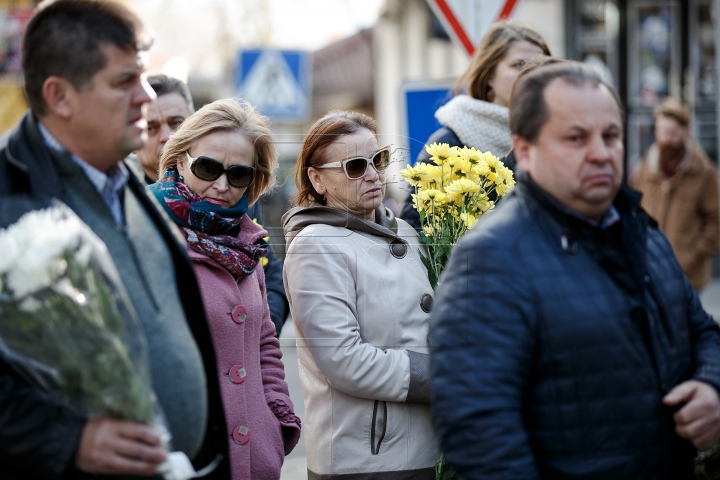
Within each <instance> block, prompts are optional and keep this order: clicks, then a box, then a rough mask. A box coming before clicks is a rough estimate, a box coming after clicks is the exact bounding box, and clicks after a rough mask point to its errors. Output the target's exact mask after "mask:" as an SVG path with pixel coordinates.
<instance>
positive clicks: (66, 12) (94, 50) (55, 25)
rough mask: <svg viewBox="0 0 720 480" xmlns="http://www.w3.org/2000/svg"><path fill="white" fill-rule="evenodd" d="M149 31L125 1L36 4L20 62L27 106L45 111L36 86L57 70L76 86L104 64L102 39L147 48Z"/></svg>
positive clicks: (58, 0) (125, 46)
mask: <svg viewBox="0 0 720 480" xmlns="http://www.w3.org/2000/svg"><path fill="white" fill-rule="evenodd" d="M151 44H152V37H151V36H150V34H149V33H148V31H147V30H146V29H145V27H144V26H143V24H142V22H141V21H140V18H138V16H137V15H135V14H134V13H133V12H131V11H130V10H129V9H127V8H126V7H125V6H123V5H121V4H119V3H117V2H114V1H103V0H56V1H46V2H43V3H42V4H40V6H39V7H38V10H37V12H36V13H35V15H34V16H33V17H32V19H31V20H30V22H29V23H28V25H27V29H26V30H25V37H24V38H23V47H22V50H23V51H22V65H23V73H24V75H25V93H26V95H27V100H28V103H29V104H30V109H31V110H32V111H33V113H35V114H36V115H38V116H41V115H44V114H45V113H46V112H47V104H46V103H45V99H44V98H43V94H42V88H43V84H44V83H45V80H46V79H47V78H48V77H51V76H58V77H62V78H64V79H66V80H68V81H69V82H70V83H72V85H73V86H74V87H75V88H76V89H78V90H80V89H82V88H84V87H86V86H87V85H88V83H89V82H90V80H91V79H92V77H93V75H95V74H96V73H97V72H99V71H100V70H102V69H103V68H105V66H106V65H107V58H105V53H104V52H103V50H102V49H103V47H104V46H106V45H114V46H116V47H118V48H119V49H121V50H125V51H132V50H134V51H138V52H139V51H143V50H147V49H148V48H150V45H151Z"/></svg>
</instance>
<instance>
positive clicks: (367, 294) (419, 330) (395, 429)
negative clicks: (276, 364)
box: [283, 111, 440, 480]
mask: <svg viewBox="0 0 720 480" xmlns="http://www.w3.org/2000/svg"><path fill="white" fill-rule="evenodd" d="M376 135H377V125H376V123H375V120H373V119H372V118H370V117H368V116H367V115H363V114H362V113H357V112H346V111H333V112H330V113H328V114H327V115H325V116H324V117H323V118H321V119H320V120H318V121H317V122H316V123H315V124H314V125H313V126H312V127H311V128H310V131H309V132H308V134H307V136H306V137H305V141H304V142H303V145H302V148H301V151H300V156H299V158H298V161H297V164H296V166H295V182H296V185H297V188H298V195H297V197H296V199H295V202H294V203H295V205H296V206H295V208H292V209H290V211H288V212H287V213H286V214H285V216H283V229H284V232H285V240H286V243H287V256H286V259H285V268H284V272H283V273H284V277H285V288H286V291H287V294H288V301H289V302H290V311H291V312H292V317H293V322H294V324H295V334H296V338H297V345H298V347H299V348H298V364H299V368H300V381H301V383H302V387H303V395H304V397H305V414H306V416H305V440H306V441H305V445H306V451H307V465H308V478H310V479H312V480H331V479H336V478H349V479H353V478H357V479H361V478H373V479H377V480H382V479H388V480H389V479H393V480H401V479H408V480H409V479H413V480H424V479H428V480H432V479H434V478H435V474H434V472H433V469H432V466H433V464H434V463H435V462H436V461H437V460H438V458H439V457H440V453H439V451H438V448H437V445H436V442H435V436H434V434H433V428H432V424H431V421H430V407H429V403H430V390H429V388H428V382H429V378H428V376H427V372H428V355H427V354H428V348H427V328H428V320H429V317H430V315H429V312H430V306H431V304H432V287H431V286H430V282H429V281H428V277H427V270H426V269H425V267H424V265H423V264H422V261H421V259H420V255H419V251H420V248H421V245H420V243H419V241H418V237H417V233H416V232H415V230H413V228H412V227H410V226H409V225H408V224H407V223H405V222H403V221H402V220H397V219H396V218H395V217H394V215H393V214H392V212H391V211H390V210H388V209H387V208H385V206H384V205H383V203H382V200H383V197H384V195H385V177H384V173H385V169H386V167H387V166H388V163H389V161H390V148H389V147H382V148H380V147H378V143H377V138H376Z"/></svg>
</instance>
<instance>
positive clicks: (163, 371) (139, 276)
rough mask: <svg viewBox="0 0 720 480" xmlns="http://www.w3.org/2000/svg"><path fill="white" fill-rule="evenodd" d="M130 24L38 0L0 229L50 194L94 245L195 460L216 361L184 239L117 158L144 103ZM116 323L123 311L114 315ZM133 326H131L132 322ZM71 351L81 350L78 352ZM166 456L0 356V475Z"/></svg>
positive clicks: (175, 441) (5, 153) (139, 32)
mask: <svg viewBox="0 0 720 480" xmlns="http://www.w3.org/2000/svg"><path fill="white" fill-rule="evenodd" d="M151 43H152V38H151V36H150V35H149V33H148V32H147V30H146V29H145V27H144V26H143V24H142V22H141V21H140V19H139V18H138V17H137V16H136V15H135V14H134V13H132V12H131V11H130V10H128V9H127V8H126V7H124V6H123V5H121V4H120V3H117V2H113V1H106V0H56V1H54V2H44V3H43V4H42V5H41V6H40V7H39V8H38V10H37V11H36V13H35V15H34V16H33V18H32V19H31V20H30V22H29V24H28V26H27V30H26V33H25V37H24V39H23V72H24V75H25V91H26V94H27V99H28V103H29V104H30V111H29V112H28V113H26V114H25V116H24V117H23V119H22V120H21V121H20V123H19V124H18V125H17V126H16V127H15V129H14V130H13V131H12V132H10V134H9V135H8V136H7V137H6V141H7V143H6V144H4V145H2V146H0V147H1V148H2V149H1V150H0V226H7V225H8V224H11V223H13V222H14V221H16V220H17V219H18V218H19V217H20V216H22V215H23V214H24V213H25V212H27V211H31V210H35V209H38V208H45V207H47V206H48V205H50V204H52V203H53V202H57V201H61V202H63V203H65V204H66V205H67V206H69V207H70V208H71V209H72V210H73V211H74V212H75V213H76V214H77V215H78V217H80V219H81V220H82V221H83V222H84V223H85V224H87V225H88V226H89V227H90V228H91V229H92V230H93V232H94V233H95V234H96V235H97V236H98V237H99V238H100V239H101V240H102V242H103V243H104V244H105V246H106V247H107V251H108V252H109V255H110V257H111V259H112V261H113V262H114V263H115V266H116V268H117V271H118V274H119V277H120V280H121V282H122V285H123V287H124V289H125V293H126V294H127V295H122V296H118V298H119V299H118V301H119V302H122V303H123V307H122V311H123V312H126V315H127V318H131V317H133V316H135V315H136V316H137V318H136V319H135V320H138V321H139V325H140V326H141V329H142V331H140V332H137V331H136V333H135V334H136V335H137V336H139V337H142V336H144V337H145V340H146V341H147V346H148V357H149V370H150V374H151V377H152V386H153V389H154V391H155V393H156V394H157V396H158V400H159V403H160V405H161V407H162V409H163V412H164V414H165V417H166V419H167V423H168V428H169V430H170V433H171V434H172V447H173V449H174V450H180V451H182V452H184V453H186V454H187V456H188V457H189V458H190V459H192V460H193V462H194V463H195V467H196V468H199V467H204V466H205V465H207V464H208V463H210V462H211V461H212V460H214V459H216V458H224V459H225V460H224V461H223V462H222V463H221V465H220V467H219V468H218V469H217V470H215V472H214V475H213V477H212V478H230V474H229V468H228V462H227V458H228V453H227V448H228V445H227V441H226V440H224V439H223V436H222V435H218V433H217V432H224V431H227V428H226V425H225V418H224V415H223V407H222V403H221V399H220V391H219V385H218V379H217V374H216V373H217V371H216V368H217V366H216V359H215V352H214V349H213V344H212V339H211V337H210V331H209V328H208V325H207V320H206V318H205V312H204V308H203V304H202V299H201V297H200V291H199V288H198V284H197V280H196V278H195V275H194V273H193V270H192V266H191V265H190V261H189V259H188V257H187V252H186V249H185V246H184V244H183V243H181V242H182V238H181V237H180V236H179V235H178V234H177V232H176V231H175V229H174V227H172V226H171V225H170V224H169V223H168V220H167V218H166V217H165V216H164V214H163V213H162V212H161V210H160V209H159V205H158V204H157V202H156V201H155V200H154V199H153V198H151V197H150V196H149V195H148V194H147V192H146V190H145V188H144V185H143V184H142V183H141V182H139V181H138V180H137V179H136V178H135V177H134V176H133V175H131V174H130V173H129V172H128V170H127V168H126V166H125V163H124V162H123V159H124V158H125V157H126V156H127V155H128V154H129V153H130V152H131V151H133V150H138V149H140V148H141V147H142V146H143V143H144V139H143V131H144V127H145V120H144V118H143V115H142V107H143V105H145V104H147V103H148V102H150V101H151V100H152V99H153V98H154V94H153V92H152V91H151V90H150V87H149V86H148V84H147V81H146V79H145V75H144V73H143V72H144V67H145V66H144V64H143V60H142V55H140V52H142V51H145V50H147V49H148V48H149V47H150V44H151ZM124 318H125V317H124ZM132 324H133V322H128V325H132ZM81 360H82V359H79V361H81ZM165 459H166V452H165V448H164V447H163V446H162V445H161V439H160V437H159V435H158V433H157V432H155V431H154V430H153V429H151V428H150V427H148V426H147V425H142V424H138V423H134V422H129V421H122V420H117V419H113V418H109V417H107V416H98V415H97V414H96V412H88V411H85V410H83V409H81V408H79V407H78V408H76V406H73V405H69V404H68V403H67V401H66V400H63V399H59V398H57V397H56V396H55V395H52V394H50V393H48V392H46V391H45V390H43V389H42V388H41V386H39V385H37V384H36V383H35V382H33V381H32V379H31V378H29V376H28V375H26V374H24V372H23V370H22V368H20V366H19V365H18V364H17V363H16V362H14V361H13V359H12V358H9V357H3V356H2V355H0V472H1V473H0V476H2V478H3V479H4V480H8V479H10V480H15V479H17V480H25V479H35V478H46V479H58V478H63V479H83V478H89V476H92V478H102V477H97V475H113V477H112V478H120V477H117V475H123V476H138V475H141V476H150V475H153V474H154V473H155V472H156V470H157V466H158V465H159V464H161V463H162V462H163V461H165Z"/></svg>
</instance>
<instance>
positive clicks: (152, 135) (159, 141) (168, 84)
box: [128, 75, 290, 337]
mask: <svg viewBox="0 0 720 480" xmlns="http://www.w3.org/2000/svg"><path fill="white" fill-rule="evenodd" d="M148 83H149V84H150V86H151V87H152V89H153V90H154V91H155V94H156V95H157V98H156V99H155V100H153V101H152V102H150V104H149V105H148V110H147V122H148V125H147V134H148V141H147V142H146V143H145V145H144V146H143V148H141V149H139V150H137V151H136V152H135V154H134V155H131V156H130V159H129V161H128V166H130V168H131V170H132V171H133V173H135V175H136V176H137V177H138V178H140V179H142V180H143V181H144V182H145V183H146V184H148V185H150V184H152V183H155V182H157V181H158V165H159V161H160V154H162V149H163V147H164V146H165V143H166V142H167V141H168V139H169V138H170V135H172V134H173V132H174V131H175V130H177V129H178V127H180V125H182V123H183V122H184V121H185V119H186V118H187V117H189V116H190V115H191V114H192V113H193V112H194V111H195V109H194V107H193V100H192V95H191V94H190V89H189V88H188V86H187V85H186V84H185V82H183V81H182V80H178V79H177V78H172V77H168V76H167V75H150V76H149V77H148ZM247 215H248V217H250V218H251V219H254V220H256V221H257V223H259V224H260V225H264V223H263V215H262V206H261V202H260V201H258V202H256V203H254V204H252V205H251V206H250V208H249V209H248V211H247ZM265 258H266V259H267V263H265V265H264V266H263V270H264V271H265V287H266V288H267V299H268V305H269V306H270V318H271V319H272V322H273V324H274V325H275V336H276V337H279V336H280V331H281V330H282V327H283V325H284V324H285V320H286V319H287V316H288V314H289V313H290V306H289V305H288V301H287V295H286V294H285V285H283V274H282V270H283V262H282V260H280V259H279V258H278V257H277V255H276V254H275V251H274V250H273V248H272V245H270V248H269V249H268V252H267V254H266V255H265Z"/></svg>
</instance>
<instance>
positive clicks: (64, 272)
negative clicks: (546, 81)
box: [0, 205, 159, 426]
mask: <svg viewBox="0 0 720 480" xmlns="http://www.w3.org/2000/svg"><path fill="white" fill-rule="evenodd" d="M103 255H105V259H104V258H103ZM107 257H108V254H107V251H106V249H105V245H104V244H103V243H102V242H101V241H100V240H99V239H98V238H97V237H95V235H94V234H93V233H92V232H91V231H90V229H89V228H88V227H87V226H86V225H85V224H83V223H82V221H81V220H80V219H79V218H78V217H77V216H76V215H75V214H74V213H73V212H72V211H71V210H70V209H68V208H67V207H65V206H59V205H58V206H53V207H51V208H48V209H46V210H36V211H32V212H29V213H27V214H25V215H24V216H23V217H22V218H20V220H18V221H17V222H16V223H14V224H13V225H11V226H10V227H9V228H7V229H4V230H2V229H0V355H2V356H3V357H4V358H5V359H6V360H7V361H8V362H9V363H10V364H12V365H13V366H14V367H15V368H16V369H19V370H20V371H21V372H22V373H23V374H25V375H26V376H27V377H28V379H29V380H31V381H33V382H35V383H36V384H37V385H38V386H39V387H41V388H44V389H46V390H47V391H49V392H52V393H55V394H58V393H60V394H62V395H64V396H65V397H67V398H69V399H70V400H72V401H73V402H76V403H78V404H80V405H82V406H84V407H85V408H87V409H88V410H89V411H91V412H95V413H100V414H103V415H109V416H112V417H115V418H119V419H127V420H133V421H137V422H142V423H146V424H149V425H155V426H157V422H158V418H157V415H158V414H159V412H158V411H157V410H156V401H155V397H154V393H153V391H152V388H151V386H150V381H149V375H148V373H147V370H148V364H147V357H146V353H147V352H146V349H145V345H144V335H143V334H142V331H141V330H137V331H134V332H133V333H134V334H133V335H128V329H126V325H125V322H126V321H128V320H127V319H123V318H122V316H121V312H120V310H119V308H118V305H119V303H118V302H117V301H116V298H115V295H116V291H115V289H114V288H113V287H112V286H111V285H112V283H111V282H110V278H111V277H112V275H115V273H114V270H112V267H111V268H108V266H107V264H106V263H103V262H107ZM111 272H112V273H111ZM136 327H137V328H140V327H139V326H137V325H136Z"/></svg>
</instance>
